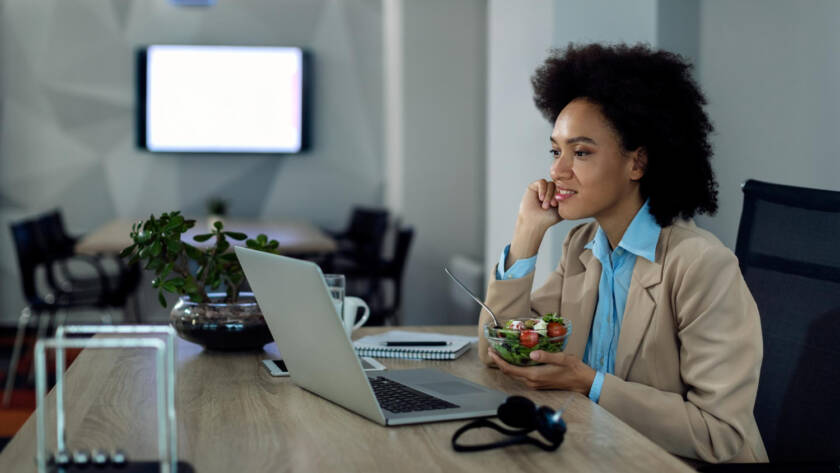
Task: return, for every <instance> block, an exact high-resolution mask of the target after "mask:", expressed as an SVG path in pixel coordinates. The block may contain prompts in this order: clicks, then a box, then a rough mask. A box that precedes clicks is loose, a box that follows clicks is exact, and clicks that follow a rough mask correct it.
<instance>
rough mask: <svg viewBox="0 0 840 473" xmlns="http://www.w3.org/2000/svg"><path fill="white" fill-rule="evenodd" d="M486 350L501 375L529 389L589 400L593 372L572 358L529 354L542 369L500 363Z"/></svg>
mask: <svg viewBox="0 0 840 473" xmlns="http://www.w3.org/2000/svg"><path fill="white" fill-rule="evenodd" d="M487 350H488V354H489V355H490V358H491V359H492V360H493V362H494V363H495V364H496V366H497V367H498V368H499V370H501V372H502V373H504V374H506V375H508V376H510V377H511V378H513V379H516V380H518V381H520V382H522V383H523V384H524V385H525V386H528V387H529V388H531V389H562V390H564V391H575V392H579V393H581V394H583V395H584V396H588V395H589V389H590V388H592V382H593V381H594V380H595V370H593V369H592V368H590V367H589V365H587V364H586V363H584V362H583V361H581V360H580V359H579V358H577V357H575V356H571V355H566V354H564V353H549V352H546V351H542V350H537V351H533V352H531V359H533V360H535V361H540V362H542V363H545V364H544V365H537V366H514V365H512V364H510V363H508V362H506V361H505V360H503V359H502V358H501V357H500V356H499V355H498V354H496V352H495V351H494V350H493V349H492V348H488V349H487Z"/></svg>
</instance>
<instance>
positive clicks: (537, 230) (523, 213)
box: [504, 179, 563, 270]
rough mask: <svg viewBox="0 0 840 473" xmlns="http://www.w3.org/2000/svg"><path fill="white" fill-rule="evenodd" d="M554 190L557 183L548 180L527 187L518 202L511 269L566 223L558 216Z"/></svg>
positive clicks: (535, 252) (511, 248) (532, 254)
mask: <svg viewBox="0 0 840 473" xmlns="http://www.w3.org/2000/svg"><path fill="white" fill-rule="evenodd" d="M555 190H556V188H555V187H554V183H553V182H550V181H546V180H545V179H538V180H536V181H534V182H532V183H530V184H528V189H526V190H525V195H523V196H522V201H520V202H519V214H518V215H517V217H516V228H515V229H514V231H513V239H512V240H511V242H510V255H509V259H508V261H509V262H508V264H507V266H508V267H510V266H509V265H511V264H513V263H514V262H515V261H517V260H519V259H522V258H530V257H532V256H534V255H535V254H537V250H539V248H540V243H542V239H543V237H544V236H545V232H546V230H548V229H549V228H550V227H551V226H552V225H554V224H556V223H559V222H560V221H561V220H563V219H562V218H561V217H560V215H559V214H558V213H557V200H556V199H555V198H554V195H555ZM504 269H505V270H507V269H508V268H504Z"/></svg>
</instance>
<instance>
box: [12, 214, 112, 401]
mask: <svg viewBox="0 0 840 473" xmlns="http://www.w3.org/2000/svg"><path fill="white" fill-rule="evenodd" d="M41 230H42V229H41V227H40V223H39V221H38V220H37V219H33V220H26V221H22V222H17V223H13V224H12V225H11V231H12V238H13V240H14V243H15V250H16V252H17V258H18V268H19V270H20V280H21V287H22V289H23V295H24V299H25V301H26V304H27V306H26V307H25V308H24V309H23V310H22V311H21V315H20V317H19V318H18V327H17V334H16V335H15V344H14V348H13V350H12V358H11V360H10V362H9V370H8V378H7V379H6V387H5V391H4V394H3V405H8V403H9V400H10V399H11V390H12V388H13V386H14V382H15V376H16V374H17V366H18V363H19V361H20V355H21V350H22V348H23V337H24V334H25V332H26V328H27V326H28V325H29V322H30V319H31V318H34V319H35V320H36V321H38V332H39V336H43V335H44V334H45V332H46V329H47V325H46V324H45V323H44V322H51V321H52V319H53V318H54V316H55V314H56V313H57V312H58V311H67V310H78V309H93V310H106V311H107V310H108V309H109V307H110V301H111V299H110V296H109V290H108V288H109V284H108V276H107V274H106V273H105V271H104V270H103V269H102V267H101V266H100V265H97V264H95V263H94V262H93V261H91V260H87V259H84V260H82V261H87V262H88V263H89V264H90V265H91V267H92V268H93V271H94V272H95V274H96V276H95V279H94V280H95V281H98V286H97V287H96V288H92V286H90V285H88V287H86V288H84V289H80V290H73V289H69V290H68V289H62V290H55V289H54V288H53V287H52V286H53V283H48V285H49V286H50V290H49V291H46V292H44V291H43V290H39V286H43V285H39V284H38V280H39V279H38V277H37V273H38V272H39V268H41V269H42V270H43V272H44V273H45V275H46V278H47V279H50V278H51V277H53V276H50V274H49V273H50V272H51V271H52V270H51V269H49V268H50V266H52V265H53V264H54V263H56V262H57V258H58V257H57V256H56V253H54V252H53V251H52V250H51V249H50V246H49V240H48V239H47V237H46V236H45V234H44V233H43V232H42V231H41ZM68 258H69V257H68ZM65 259H67V258H65ZM43 314H47V315H48V317H47V318H42V315H43Z"/></svg>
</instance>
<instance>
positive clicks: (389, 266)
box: [369, 227, 414, 325]
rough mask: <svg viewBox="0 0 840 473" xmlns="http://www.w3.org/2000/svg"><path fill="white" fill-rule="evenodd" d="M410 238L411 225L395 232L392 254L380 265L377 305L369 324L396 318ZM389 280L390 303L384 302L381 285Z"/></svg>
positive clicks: (411, 235) (382, 323)
mask: <svg viewBox="0 0 840 473" xmlns="http://www.w3.org/2000/svg"><path fill="white" fill-rule="evenodd" d="M412 240H414V228H412V227H405V228H403V229H401V230H400V231H399V233H397V240H396V243H395V245H394V256H393V258H392V259H391V260H390V261H385V262H384V263H383V264H382V266H381V267H380V268H381V272H380V274H379V284H380V288H379V289H378V291H377V295H378V296H379V299H378V301H377V302H378V306H377V308H376V310H375V311H374V312H373V313H371V316H370V322H369V325H384V324H385V323H386V322H389V321H394V320H395V319H396V318H397V314H398V313H399V311H400V308H401V307H402V280H403V275H404V274H405V267H406V264H407V263H408V252H409V250H410V249H411V242H412ZM389 281H390V283H391V285H392V287H393V297H392V298H391V302H390V303H386V302H385V301H384V297H385V296H384V291H383V290H382V288H381V285H382V284H383V283H385V282H389Z"/></svg>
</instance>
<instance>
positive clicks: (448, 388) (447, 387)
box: [419, 381, 483, 396]
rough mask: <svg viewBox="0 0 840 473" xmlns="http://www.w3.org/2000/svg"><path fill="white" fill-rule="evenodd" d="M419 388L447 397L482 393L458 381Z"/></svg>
mask: <svg viewBox="0 0 840 473" xmlns="http://www.w3.org/2000/svg"><path fill="white" fill-rule="evenodd" d="M419 386H420V387H421V388H423V389H428V390H430V391H435V392H439V393H441V394H445V395H447V396H460V395H464V394H473V393H480V392H483V391H482V390H481V389H478V388H476V387H474V386H471V385H469V384H466V383H459V382H458V381H441V382H438V383H426V384H420V385H419Z"/></svg>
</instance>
